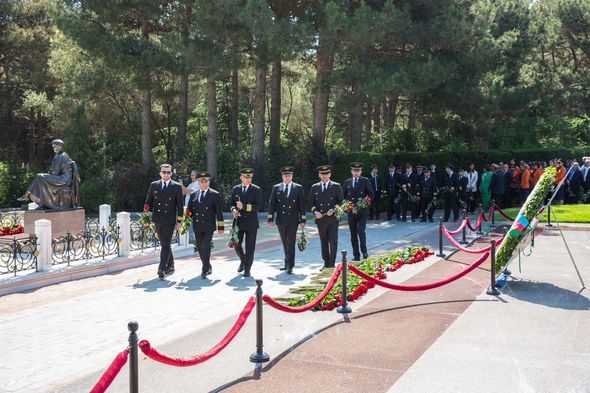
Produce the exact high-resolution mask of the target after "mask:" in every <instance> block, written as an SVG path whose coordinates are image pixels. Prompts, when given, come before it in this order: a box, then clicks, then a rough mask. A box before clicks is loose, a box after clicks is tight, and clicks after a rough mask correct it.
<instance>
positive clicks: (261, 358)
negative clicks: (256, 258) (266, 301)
mask: <svg viewBox="0 0 590 393" xmlns="http://www.w3.org/2000/svg"><path fill="white" fill-rule="evenodd" d="M256 286H257V287H256V352H254V353H252V354H251V355H250V361H251V362H252V363H264V362H268V361H269V360H270V356H269V355H268V353H266V352H264V351H263V350H262V347H263V345H262V280H256Z"/></svg>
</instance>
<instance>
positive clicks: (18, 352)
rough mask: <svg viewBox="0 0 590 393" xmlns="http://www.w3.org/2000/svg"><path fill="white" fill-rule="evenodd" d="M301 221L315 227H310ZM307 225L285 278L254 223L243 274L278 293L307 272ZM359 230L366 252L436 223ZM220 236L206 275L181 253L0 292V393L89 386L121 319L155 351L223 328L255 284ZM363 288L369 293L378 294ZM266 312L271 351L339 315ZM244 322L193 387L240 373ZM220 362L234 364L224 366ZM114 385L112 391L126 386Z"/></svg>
mask: <svg viewBox="0 0 590 393" xmlns="http://www.w3.org/2000/svg"><path fill="white" fill-rule="evenodd" d="M309 228H314V229H315V227H314V226H313V225H311V226H309ZM310 232H311V236H310V240H311V242H310V245H309V248H308V250H306V251H305V253H298V254H297V263H296V271H295V272H296V274H295V275H292V276H290V275H286V274H285V273H283V272H280V271H279V270H278V267H280V266H281V265H282V249H281V247H280V242H279V241H278V235H277V233H276V230H271V229H268V228H266V227H264V229H262V230H261V232H260V234H259V243H260V247H258V249H257V254H256V262H255V266H254V268H253V274H254V276H255V277H257V278H263V279H264V289H265V292H266V293H268V294H270V295H271V296H280V295H283V294H285V293H286V292H287V291H288V289H289V288H290V287H292V286H299V285H301V284H304V283H306V282H308V281H309V279H310V274H311V273H312V272H314V271H317V269H318V268H319V266H321V262H320V261H321V259H320V257H319V255H320V252H319V241H318V239H317V237H316V236H315V235H314V231H310ZM367 234H368V240H369V251H370V252H375V251H377V250H382V249H391V248H395V247H402V246H406V245H409V244H410V243H413V244H430V245H432V244H436V236H437V227H436V225H435V224H423V223H403V224H402V223H397V222H381V223H372V224H370V225H369V226H368V229H367ZM348 237H349V235H348V230H347V229H346V228H345V227H344V226H343V227H342V229H341V233H340V245H341V247H342V248H344V249H348V251H349V252H350V245H349V244H350V242H349V239H348ZM225 241H226V239H225V240H224V239H220V240H217V241H216V249H215V252H214V258H213V274H212V275H211V276H210V280H202V279H200V278H199V277H198V275H199V272H200V262H197V261H198V259H197V258H195V257H190V258H184V259H181V260H178V261H177V271H176V273H175V274H174V275H172V276H170V277H169V278H168V279H167V280H165V281H160V280H158V279H154V276H155V273H154V270H155V267H154V265H152V266H146V267H142V268H137V269H131V270H127V271H124V272H121V273H118V274H114V275H107V276H101V277H95V278H90V279H85V280H79V281H74V282H69V283H63V284H59V285H54V286H50V287H46V288H41V289H39V290H36V291H32V292H30V293H24V294H14V295H9V296H5V297H2V298H0V336H1V337H2V341H3V342H2V343H3V347H4V348H5V350H4V351H3V355H2V358H3V361H2V363H1V364H0V391H1V392H35V391H39V392H41V391H56V392H58V391H59V392H66V391H75V392H80V391H87V390H89V387H91V386H92V384H93V382H94V381H96V375H98V374H100V373H101V370H103V369H104V368H105V367H106V365H107V364H108V363H109V362H110V361H111V360H112V358H113V356H114V354H116V353H117V352H119V351H121V350H122V349H123V348H124V347H125V345H126V337H127V332H126V323H127V321H128V320H131V319H135V320H138V321H139V324H140V333H141V337H142V338H147V339H149V340H150V341H151V342H152V343H154V345H157V346H158V347H162V348H163V349H164V350H168V349H170V350H171V352H172V353H179V354H184V355H189V354H194V353H198V352H201V351H203V350H206V349H208V348H209V347H210V346H211V345H212V344H213V343H215V342H216V341H217V340H218V339H219V338H220V337H221V336H223V335H224V334H225V332H226V331H227V329H228V327H229V326H231V324H232V323H233V321H234V320H235V317H236V315H237V314H238V313H239V311H240V310H241V308H242V307H243V305H244V304H245V302H246V300H247V299H248V297H249V296H251V295H252V293H253V289H254V287H255V283H254V279H253V278H250V279H244V278H242V277H241V275H237V274H236V272H235V269H236V268H237V258H236V257H235V255H234V254H233V250H229V249H227V248H226V247H224V244H223V243H224V242H225ZM419 265H423V266H419ZM427 265H428V264H427V263H422V264H418V265H416V266H415V267H414V266H412V267H408V268H407V270H406V272H404V273H403V274H402V273H401V270H405V268H404V269H401V270H400V274H399V275H398V277H400V278H404V277H405V278H408V277H409V276H404V275H411V274H414V273H415V272H417V271H419V270H420V269H422V268H426V267H427ZM396 275H397V273H396ZM372 292H373V294H372V295H371V296H377V295H378V294H379V293H380V292H379V291H372ZM366 299H367V301H368V300H370V297H366ZM359 304H361V303H359ZM266 315H267V316H268V317H267V318H268V321H274V323H269V325H270V327H268V330H269V332H272V331H273V330H274V331H276V332H280V334H281V335H280V336H279V337H280V338H278V339H277V340H276V342H271V343H267V345H268V348H269V350H273V353H275V354H276V353H281V352H282V351H283V350H285V349H287V348H288V347H289V346H291V345H293V344H294V343H296V342H297V341H298V340H300V339H301V338H302V337H305V336H306V335H308V334H310V333H312V332H314V331H316V330H317V329H319V328H323V327H325V326H327V325H329V324H330V323H333V322H334V321H336V320H337V319H338V317H339V316H338V315H336V314H335V313H311V314H307V315H306V317H305V318H300V317H301V316H294V317H292V318H285V316H284V315H273V313H272V312H267V313H266ZM253 320H254V319H253V318H252V319H251V320H250V321H249V322H248V325H247V326H246V329H245V330H244V332H243V334H242V333H241V334H240V336H239V338H240V339H241V340H244V341H243V346H242V345H240V346H239V347H237V345H239V344H237V343H235V344H232V345H230V347H228V350H226V351H224V353H225V358H223V357H222V355H224V353H222V355H220V357H218V358H216V359H220V360H221V361H223V359H225V365H224V366H223V367H222V366H221V365H220V363H218V362H217V363H216V362H215V360H212V361H211V362H209V363H207V364H206V365H203V367H197V368H193V369H192V370H200V371H199V372H205V374H202V375H204V376H206V378H201V383H202V382H203V380H206V381H208V382H207V383H206V384H205V385H206V386H204V385H199V386H200V388H199V389H198V390H197V391H202V390H203V388H204V389H213V388H215V387H216V386H221V385H223V384H225V383H227V381H229V380H232V375H224V373H221V372H219V367H222V368H223V370H224V371H226V370H230V371H231V372H233V373H234V374H236V372H237V374H236V375H235V376H236V377H239V376H240V375H243V374H244V373H245V372H247V371H248V369H249V368H250V364H249V363H248V362H247V357H248V354H249V349H250V348H252V349H253V340H252V338H253V337H254V336H253V332H252V331H251V330H252V329H253ZM269 337H274V336H273V335H272V334H271V335H270V336H269ZM237 342H239V340H237ZM191 344H192V346H191ZM232 347H233V348H234V350H236V349H238V350H237V351H235V352H232V351H231V350H229V349H230V348H232ZM173 350H174V351H173ZM226 352H227V353H226ZM244 359H246V361H244ZM149 362H151V360H150V361H149ZM152 363H153V362H152ZM228 364H229V365H232V364H234V365H236V367H234V368H233V369H232V368H231V367H230V368H228V367H227V365H228ZM149 367H155V366H154V365H152V366H149ZM158 367H159V368H157V369H154V373H149V372H144V373H143V374H144V376H145V377H146V378H155V379H156V381H157V382H158V381H160V382H161V381H162V379H166V380H168V379H170V378H174V375H178V378H179V380H184V381H187V379H186V378H184V379H183V378H182V376H183V375H186V371H182V370H163V369H162V368H161V367H160V366H158ZM209 367H214V370H210V369H209ZM168 369H171V368H168ZM142 370H143V365H142ZM148 370H149V369H148ZM168 372H170V373H171V374H167V373H168ZM175 372H179V373H180V374H175ZM160 373H162V374H160ZM125 374H126V373H125V371H123V372H122V374H121V375H122V376H121V377H120V378H119V379H118V380H117V383H119V384H121V385H120V386H126V379H127V378H126V377H125ZM230 374H231V373H230ZM85 375H87V377H84V376H85ZM188 381H191V380H190V379H189V380H188ZM209 381H210V383H209ZM64 384H65V385H64ZM66 385H69V387H68V386H66ZM117 386H118V385H116V386H114V387H113V390H112V391H125V390H126V389H125V388H122V387H121V388H117ZM144 386H145V387H142V389H141V391H142V392H148V391H155V392H162V391H166V390H162V389H163V388H162V386H161V385H159V384H155V385H154V386H153V390H149V389H148V387H147V385H144ZM168 391H171V390H168Z"/></svg>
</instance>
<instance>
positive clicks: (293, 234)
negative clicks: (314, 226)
mask: <svg viewBox="0 0 590 393" xmlns="http://www.w3.org/2000/svg"><path fill="white" fill-rule="evenodd" d="M294 170H295V169H294V168H293V167H292V166H284V167H282V168H281V175H282V176H283V182H282V183H279V184H275V185H274V187H273V188H272V192H271V193H270V200H269V202H268V226H270V227H273V226H274V224H275V223H274V214H275V213H276V214H277V220H276V224H277V228H278V229H279V235H280V236H281V242H282V243H283V251H284V252H285V265H284V266H283V267H282V268H281V270H287V273H288V274H293V268H294V267H295V241H296V239H297V227H298V226H301V229H303V228H305V221H306V216H305V199H304V195H303V187H302V186H301V185H300V184H297V183H293V171H294Z"/></svg>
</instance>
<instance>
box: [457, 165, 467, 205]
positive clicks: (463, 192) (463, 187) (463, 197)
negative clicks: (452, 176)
mask: <svg viewBox="0 0 590 393" xmlns="http://www.w3.org/2000/svg"><path fill="white" fill-rule="evenodd" d="M457 172H458V175H459V191H458V192H457V197H458V200H457V203H458V205H459V207H460V208H461V209H466V208H468V207H469V205H468V200H467V187H468V186H469V179H468V178H467V175H465V171H464V170H463V168H459V170H458V171H457Z"/></svg>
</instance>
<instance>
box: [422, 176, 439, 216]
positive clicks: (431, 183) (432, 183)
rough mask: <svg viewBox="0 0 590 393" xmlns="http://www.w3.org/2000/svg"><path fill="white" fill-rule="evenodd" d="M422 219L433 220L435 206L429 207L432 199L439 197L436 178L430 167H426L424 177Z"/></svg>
mask: <svg viewBox="0 0 590 393" xmlns="http://www.w3.org/2000/svg"><path fill="white" fill-rule="evenodd" d="M421 188H422V192H421V194H420V195H422V209H423V210H422V219H421V220H420V221H422V222H425V221H426V220H428V221H430V222H432V216H433V215H434V210H435V208H434V207H431V208H428V206H429V205H430V203H432V201H434V200H436V199H437V198H438V192H437V189H436V180H435V179H434V178H433V177H432V176H430V168H428V167H426V168H424V178H423V179H422V187H421Z"/></svg>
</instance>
